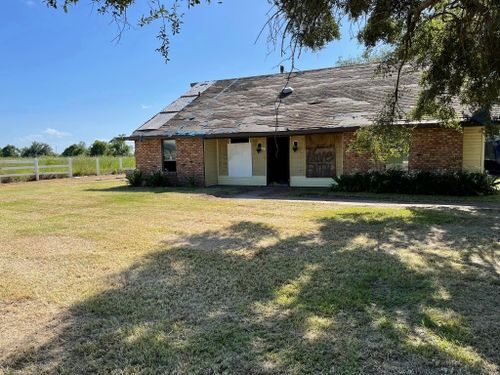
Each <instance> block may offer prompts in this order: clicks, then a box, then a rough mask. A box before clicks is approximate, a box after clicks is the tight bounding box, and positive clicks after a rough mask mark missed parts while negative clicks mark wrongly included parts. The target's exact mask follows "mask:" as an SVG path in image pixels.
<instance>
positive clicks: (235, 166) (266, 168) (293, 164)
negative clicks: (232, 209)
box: [204, 133, 343, 187]
mask: <svg viewBox="0 0 500 375" xmlns="http://www.w3.org/2000/svg"><path fill="white" fill-rule="evenodd" d="M204 161H205V185H206V186H212V185H246V186H267V185H283V186H309V187H328V186H331V184H332V177H333V176H337V175H340V174H342V170H343V136H342V134H341V133H337V134H318V135H314V134H311V135H291V136H276V137H275V136H271V137H249V138H244V137H239V138H217V139H205V140H204Z"/></svg>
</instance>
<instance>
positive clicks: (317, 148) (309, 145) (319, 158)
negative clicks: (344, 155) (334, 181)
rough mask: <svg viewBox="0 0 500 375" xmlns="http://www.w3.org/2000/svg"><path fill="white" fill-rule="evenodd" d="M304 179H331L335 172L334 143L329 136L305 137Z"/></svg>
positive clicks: (315, 135) (313, 135)
mask: <svg viewBox="0 0 500 375" xmlns="http://www.w3.org/2000/svg"><path fill="white" fill-rule="evenodd" d="M306 164H307V165H306V177H333V176H335V175H336V170H335V141H334V137H333V135H330V134H325V135H321V134H312V135H307V136H306Z"/></svg>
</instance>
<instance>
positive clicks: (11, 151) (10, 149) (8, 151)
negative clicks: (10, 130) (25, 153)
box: [0, 145, 21, 158]
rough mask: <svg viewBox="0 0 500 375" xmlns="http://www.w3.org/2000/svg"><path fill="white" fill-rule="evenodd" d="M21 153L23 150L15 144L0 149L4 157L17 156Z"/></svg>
mask: <svg viewBox="0 0 500 375" xmlns="http://www.w3.org/2000/svg"><path fill="white" fill-rule="evenodd" d="M20 155H21V151H19V149H18V148H17V147H16V146H14V145H7V146H5V147H4V148H2V149H0V156H1V157H4V158H16V157H18V156H20Z"/></svg>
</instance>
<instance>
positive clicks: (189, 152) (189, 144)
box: [175, 137, 205, 186]
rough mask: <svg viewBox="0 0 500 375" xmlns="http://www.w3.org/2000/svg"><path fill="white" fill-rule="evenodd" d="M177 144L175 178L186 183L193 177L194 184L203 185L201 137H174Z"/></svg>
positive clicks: (203, 171) (203, 163)
mask: <svg viewBox="0 0 500 375" xmlns="http://www.w3.org/2000/svg"><path fill="white" fill-rule="evenodd" d="M175 141H176V144H177V180H178V181H179V184H181V185H183V184H186V182H187V179H188V178H191V177H194V180H195V182H196V185H199V186H204V185H205V162H204V154H203V139H202V138H194V137H193V138H176V139H175Z"/></svg>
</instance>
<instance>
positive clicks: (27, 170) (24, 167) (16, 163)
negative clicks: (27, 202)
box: [0, 157, 125, 183]
mask: <svg viewBox="0 0 500 375" xmlns="http://www.w3.org/2000/svg"><path fill="white" fill-rule="evenodd" d="M67 160H68V161H67V164H48V165H40V160H39V159H38V158H35V159H19V160H0V183H2V178H11V177H35V180H36V181H39V180H40V176H54V175H67V176H68V177H70V178H71V177H73V159H72V158H68V159H67ZM118 161H119V173H123V172H124V171H125V169H124V168H123V158H121V157H120V158H118ZM50 169H59V171H50ZM61 169H65V170H64V171H61ZM3 171H9V172H10V171H12V173H9V172H7V173H6V174H2V173H1V172H3ZM16 171H18V172H19V171H21V172H22V173H15V172H16ZM95 174H96V175H97V176H99V175H100V174H101V167H100V161H99V158H98V157H96V158H95Z"/></svg>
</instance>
